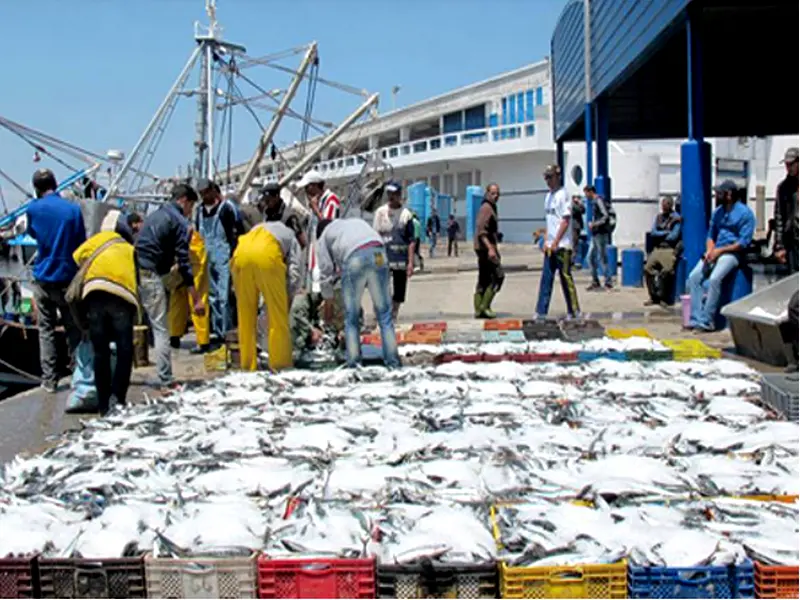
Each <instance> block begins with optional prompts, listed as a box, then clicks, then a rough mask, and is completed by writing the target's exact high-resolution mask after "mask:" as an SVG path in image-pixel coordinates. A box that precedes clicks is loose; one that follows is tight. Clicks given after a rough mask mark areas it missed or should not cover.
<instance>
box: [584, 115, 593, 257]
mask: <svg viewBox="0 0 800 600" xmlns="http://www.w3.org/2000/svg"><path fill="white" fill-rule="evenodd" d="M593 112H594V110H593V106H592V103H591V102H587V103H586V104H585V105H584V107H583V125H584V133H585V137H586V185H592V184H593V182H594V149H593V148H592V138H593V137H594V136H593V131H592V113H593ZM584 202H585V203H586V218H585V219H584V223H585V226H584V228H585V231H586V243H587V244H591V243H592V232H591V230H590V229H589V223H590V222H591V220H592V203H591V202H590V201H589V199H588V198H584ZM583 266H584V267H587V266H589V253H588V252H587V253H586V255H585V256H584V257H583Z"/></svg>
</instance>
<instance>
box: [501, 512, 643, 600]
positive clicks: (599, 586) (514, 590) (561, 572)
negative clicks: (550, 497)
mask: <svg viewBox="0 0 800 600" xmlns="http://www.w3.org/2000/svg"><path fill="white" fill-rule="evenodd" d="M572 503H573V504H579V505H583V506H590V505H591V503H589V502H586V501H581V500H573V501H572ZM508 504H509V505H511V504H513V503H508ZM502 507H503V504H498V505H496V506H491V507H490V508H489V517H490V519H491V526H492V535H493V536H494V541H495V544H496V545H497V548H498V550H502V549H503V543H502V540H501V534H500V527H499V526H498V524H497V511H498V509H500V508H502ZM500 597H501V598H627V597H628V565H627V562H626V561H624V560H623V561H621V562H618V563H615V564H612V565H576V566H569V567H567V566H564V567H511V566H508V565H507V564H506V563H504V562H502V563H500Z"/></svg>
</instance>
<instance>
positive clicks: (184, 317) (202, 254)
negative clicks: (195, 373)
mask: <svg viewBox="0 0 800 600" xmlns="http://www.w3.org/2000/svg"><path fill="white" fill-rule="evenodd" d="M190 235H191V238H190V239H189V261H190V262H191V263H192V273H194V287H195V289H196V290H197V293H198V295H199V296H200V299H201V300H202V302H203V306H205V308H206V310H205V312H204V313H203V316H202V317H199V316H197V315H196V314H195V313H194V311H189V305H190V301H189V292H188V290H187V289H186V288H185V287H182V288H178V289H177V290H175V291H174V292H173V293H171V294H170V295H169V335H170V340H171V342H172V347H173V348H178V347H179V346H180V340H181V337H183V335H184V334H185V333H186V325H187V324H188V322H189V314H190V312H191V318H192V325H193V326H194V332H195V334H196V336H197V347H196V348H194V349H192V353H193V354H204V353H206V352H208V350H209V343H210V331H209V329H210V326H209V314H210V313H209V309H208V285H209V279H208V254H207V253H206V247H205V243H204V242H203V237H202V236H201V235H200V234H199V233H198V232H197V231H195V230H194V228H192V229H191V234H190Z"/></svg>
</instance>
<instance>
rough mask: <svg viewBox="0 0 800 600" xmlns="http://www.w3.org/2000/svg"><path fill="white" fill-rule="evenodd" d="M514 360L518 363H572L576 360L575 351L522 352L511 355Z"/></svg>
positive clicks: (576, 354)
mask: <svg viewBox="0 0 800 600" xmlns="http://www.w3.org/2000/svg"><path fill="white" fill-rule="evenodd" d="M512 356H513V358H512V360H513V361H514V362H520V363H544V362H558V363H574V362H577V361H578V353H577V352H553V353H544V352H541V353H540V352H524V353H521V354H514V355H512Z"/></svg>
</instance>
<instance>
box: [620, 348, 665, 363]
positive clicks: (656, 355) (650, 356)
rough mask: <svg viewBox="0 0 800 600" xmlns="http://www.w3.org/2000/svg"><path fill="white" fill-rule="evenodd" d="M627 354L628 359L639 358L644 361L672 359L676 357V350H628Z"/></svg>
mask: <svg viewBox="0 0 800 600" xmlns="http://www.w3.org/2000/svg"><path fill="white" fill-rule="evenodd" d="M625 354H626V355H627V357H628V360H638V361H642V362H654V361H657V360H672V359H673V358H674V357H675V352H674V351H673V350H672V348H666V349H664V350H627V351H626V352H625Z"/></svg>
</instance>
